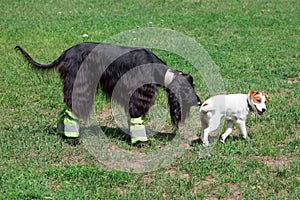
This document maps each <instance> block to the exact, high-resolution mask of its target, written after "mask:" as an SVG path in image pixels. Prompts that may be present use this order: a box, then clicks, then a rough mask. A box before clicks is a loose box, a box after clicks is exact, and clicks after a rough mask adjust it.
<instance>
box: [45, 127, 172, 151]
mask: <svg viewBox="0 0 300 200" xmlns="http://www.w3.org/2000/svg"><path fill="white" fill-rule="evenodd" d="M100 128H101V130H102V131H103V133H104V134H105V136H106V137H107V138H109V140H110V141H115V142H116V143H118V142H125V143H127V144H128V145H130V144H131V137H130V135H129V134H128V133H126V132H124V131H123V130H122V129H120V128H116V127H108V126H101V127H100ZM86 131H89V133H90V134H92V135H94V136H96V135H97V134H99V127H98V126H95V127H88V128H82V129H81V130H80V133H84V134H85V133H86ZM146 131H147V137H148V138H149V139H150V140H151V139H152V138H153V139H154V140H157V141H164V142H170V141H172V140H173V138H174V137H175V136H176V134H175V133H168V132H154V131H153V130H151V129H147V130H146ZM47 133H48V134H50V135H55V136H57V137H59V138H60V139H62V140H63V141H64V142H65V143H67V144H69V145H72V146H76V145H80V144H81V140H80V139H81V137H82V135H80V136H79V137H78V138H68V137H66V136H64V135H62V134H59V133H58V131H57V128H56V127H47ZM150 145H151V144H150Z"/></svg>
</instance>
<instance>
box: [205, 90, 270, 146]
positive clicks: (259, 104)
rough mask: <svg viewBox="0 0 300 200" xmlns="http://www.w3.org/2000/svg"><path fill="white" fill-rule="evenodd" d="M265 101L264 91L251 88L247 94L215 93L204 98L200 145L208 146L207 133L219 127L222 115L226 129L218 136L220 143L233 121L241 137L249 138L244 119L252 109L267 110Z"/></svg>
mask: <svg viewBox="0 0 300 200" xmlns="http://www.w3.org/2000/svg"><path fill="white" fill-rule="evenodd" d="M267 101H268V96H267V95H266V93H264V92H257V91H253V90H250V91H249V93H248V94H229V95H217V96H214V97H211V98H209V99H208V100H206V101H205V102H204V103H203V104H202V106H201V108H200V120H201V124H202V131H201V140H202V142H203V143H202V145H203V146H204V147H207V146H209V141H208V135H209V133H210V132H212V131H214V130H216V129H217V128H218V127H219V125H220V120H221V118H222V117H224V118H225V119H226V121H227V129H226V131H225V133H224V134H222V136H221V138H220V141H221V142H222V143H225V139H226V138H227V137H228V136H229V135H230V133H231V132H232V127H233V122H234V121H235V122H236V123H237V124H238V126H239V128H240V130H241V132H242V134H243V138H244V139H247V140H250V138H249V137H248V134H247V131H246V119H247V117H248V116H249V115H250V113H251V112H252V111H255V112H257V114H259V115H262V114H263V113H264V112H265V111H266V110H267V108H266V103H267Z"/></svg>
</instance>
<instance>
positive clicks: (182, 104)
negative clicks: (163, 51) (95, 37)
mask: <svg viewBox="0 0 300 200" xmlns="http://www.w3.org/2000/svg"><path fill="white" fill-rule="evenodd" d="M95 48H99V49H100V50H101V51H100V52H104V53H97V54H95V55H94V56H90V57H91V58H90V57H89V54H92V51H93V50H94V49H95ZM106 48H113V49H115V50H117V51H118V52H119V53H121V56H119V57H117V58H116V59H114V60H113V61H112V62H111V63H110V64H109V65H108V66H107V67H106V68H103V66H98V65H99V62H98V60H101V59H106V58H105V56H106V55H104V54H105V53H107V54H110V53H111V52H106ZM15 49H17V50H19V51H20V52H21V53H22V55H23V56H24V57H25V59H26V60H27V61H28V62H29V63H30V64H31V65H33V66H35V67H37V68H44V69H46V68H47V69H49V68H53V67H57V68H58V71H59V73H60V77H61V79H62V80H63V92H64V102H65V103H66V105H67V106H68V107H69V108H70V109H72V110H73V112H74V113H75V114H76V115H77V116H78V117H82V118H86V117H87V116H88V115H89V113H90V111H91V109H92V104H93V101H94V99H93V98H94V93H93V90H94V88H93V86H91V85H90V84H89V83H86V82H82V83H81V85H82V88H83V89H82V91H79V94H80V95H77V96H79V97H80V98H78V102H79V104H80V106H79V107H80V108H79V109H78V110H74V109H73V107H72V106H73V105H72V95H73V92H74V90H73V89H74V84H75V83H74V82H75V79H76V77H77V75H78V72H79V70H80V69H82V68H81V67H82V65H83V63H84V62H85V60H87V59H90V60H92V61H91V62H93V63H96V64H98V65H97V67H98V68H99V69H101V70H104V71H103V72H102V73H100V74H101V76H100V77H97V76H96V75H95V73H93V72H90V76H91V77H94V78H96V79H97V78H98V79H97V84H98V86H97V87H100V88H101V90H102V91H103V92H104V93H105V94H106V96H107V97H108V98H112V99H113V100H115V101H117V102H118V103H119V104H120V105H122V106H123V107H124V108H125V111H126V112H127V113H128V115H129V117H131V118H136V117H140V116H145V115H146V114H147V112H148V110H149V109H150V107H151V106H152V105H153V104H154V101H155V99H156V95H157V89H158V87H162V88H164V89H165V91H166V92H167V94H168V104H169V107H170V116H171V120H172V124H173V126H174V127H175V128H178V124H179V122H182V121H184V119H185V118H186V116H187V114H188V112H189V109H190V107H191V106H196V105H197V104H198V105H199V104H201V101H200V98H199V97H198V96H197V94H196V93H195V91H194V85H193V77H192V76H191V75H189V74H184V73H182V72H179V71H175V70H172V72H174V73H175V79H174V80H173V82H172V83H171V84H170V85H169V86H168V87H167V88H166V87H165V86H164V85H163V84H162V83H164V77H165V74H166V71H167V70H168V69H170V68H169V67H168V66H167V65H166V64H165V63H164V62H163V61H162V60H161V59H159V58H158V57H157V56H156V55H155V54H153V53H152V52H151V51H149V50H148V49H145V48H133V47H123V46H116V45H111V44H101V43H91V42H89V43H81V44H77V45H75V46H73V47H71V48H69V49H67V50H66V51H64V52H63V54H62V55H61V56H60V57H59V58H58V59H56V60H55V61H53V62H52V63H50V64H46V65H44V64H39V63H37V62H36V61H34V60H33V59H32V58H31V57H30V56H29V54H28V53H27V52H26V51H25V50H24V49H23V48H22V47H20V46H16V47H15ZM98 52H99V51H98ZM87 63H88V62H87ZM100 65H101V62H100ZM138 66H147V67H148V68H144V69H150V68H151V70H150V71H151V73H149V72H148V71H147V70H146V71H145V70H144V71H143V70H138V71H137V73H136V74H135V76H134V77H132V76H131V77H127V79H126V78H123V77H124V76H123V75H124V74H126V72H128V71H129V70H133V69H135V68H137V67H138ZM101 67H102V68H101ZM88 68H91V66H88ZM101 70H100V71H101ZM87 73H89V72H87ZM144 73H147V74H146V75H145V74H144ZM96 74H97V73H96ZM145 76H147V77H150V78H151V80H152V81H153V82H148V83H147V82H145V83H144V82H143V81H144V80H143V79H144V77H145ZM122 78H123V79H124V80H123V79H122ZM121 79H122V81H120V80H121ZM143 83H144V84H143ZM116 84H121V85H119V87H121V88H122V91H121V92H117V93H116V94H114V93H113V91H114V88H115V87H116ZM123 88H124V89H123ZM81 97H82V98H81ZM73 100H74V99H73Z"/></svg>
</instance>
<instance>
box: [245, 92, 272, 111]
mask: <svg viewBox="0 0 300 200" xmlns="http://www.w3.org/2000/svg"><path fill="white" fill-rule="evenodd" d="M248 98H249V101H248V102H249V104H250V106H251V107H252V108H253V109H254V110H256V112H257V114H259V115H262V114H263V113H264V112H266V111H267V107H266V104H267V101H268V100H269V98H268V96H267V94H266V93H264V92H257V91H253V90H250V91H249V93H248Z"/></svg>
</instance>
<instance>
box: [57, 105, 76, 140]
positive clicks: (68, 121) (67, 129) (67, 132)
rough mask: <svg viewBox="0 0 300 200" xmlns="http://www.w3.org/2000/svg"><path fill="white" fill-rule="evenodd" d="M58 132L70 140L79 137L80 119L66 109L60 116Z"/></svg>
mask: <svg viewBox="0 0 300 200" xmlns="http://www.w3.org/2000/svg"><path fill="white" fill-rule="evenodd" d="M57 130H58V133H59V134H61V135H63V136H65V137H68V138H77V137H79V125H78V119H77V117H76V116H75V115H74V113H73V112H72V111H71V110H70V109H64V110H62V111H61V112H60V113H59V114H58V120H57Z"/></svg>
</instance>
